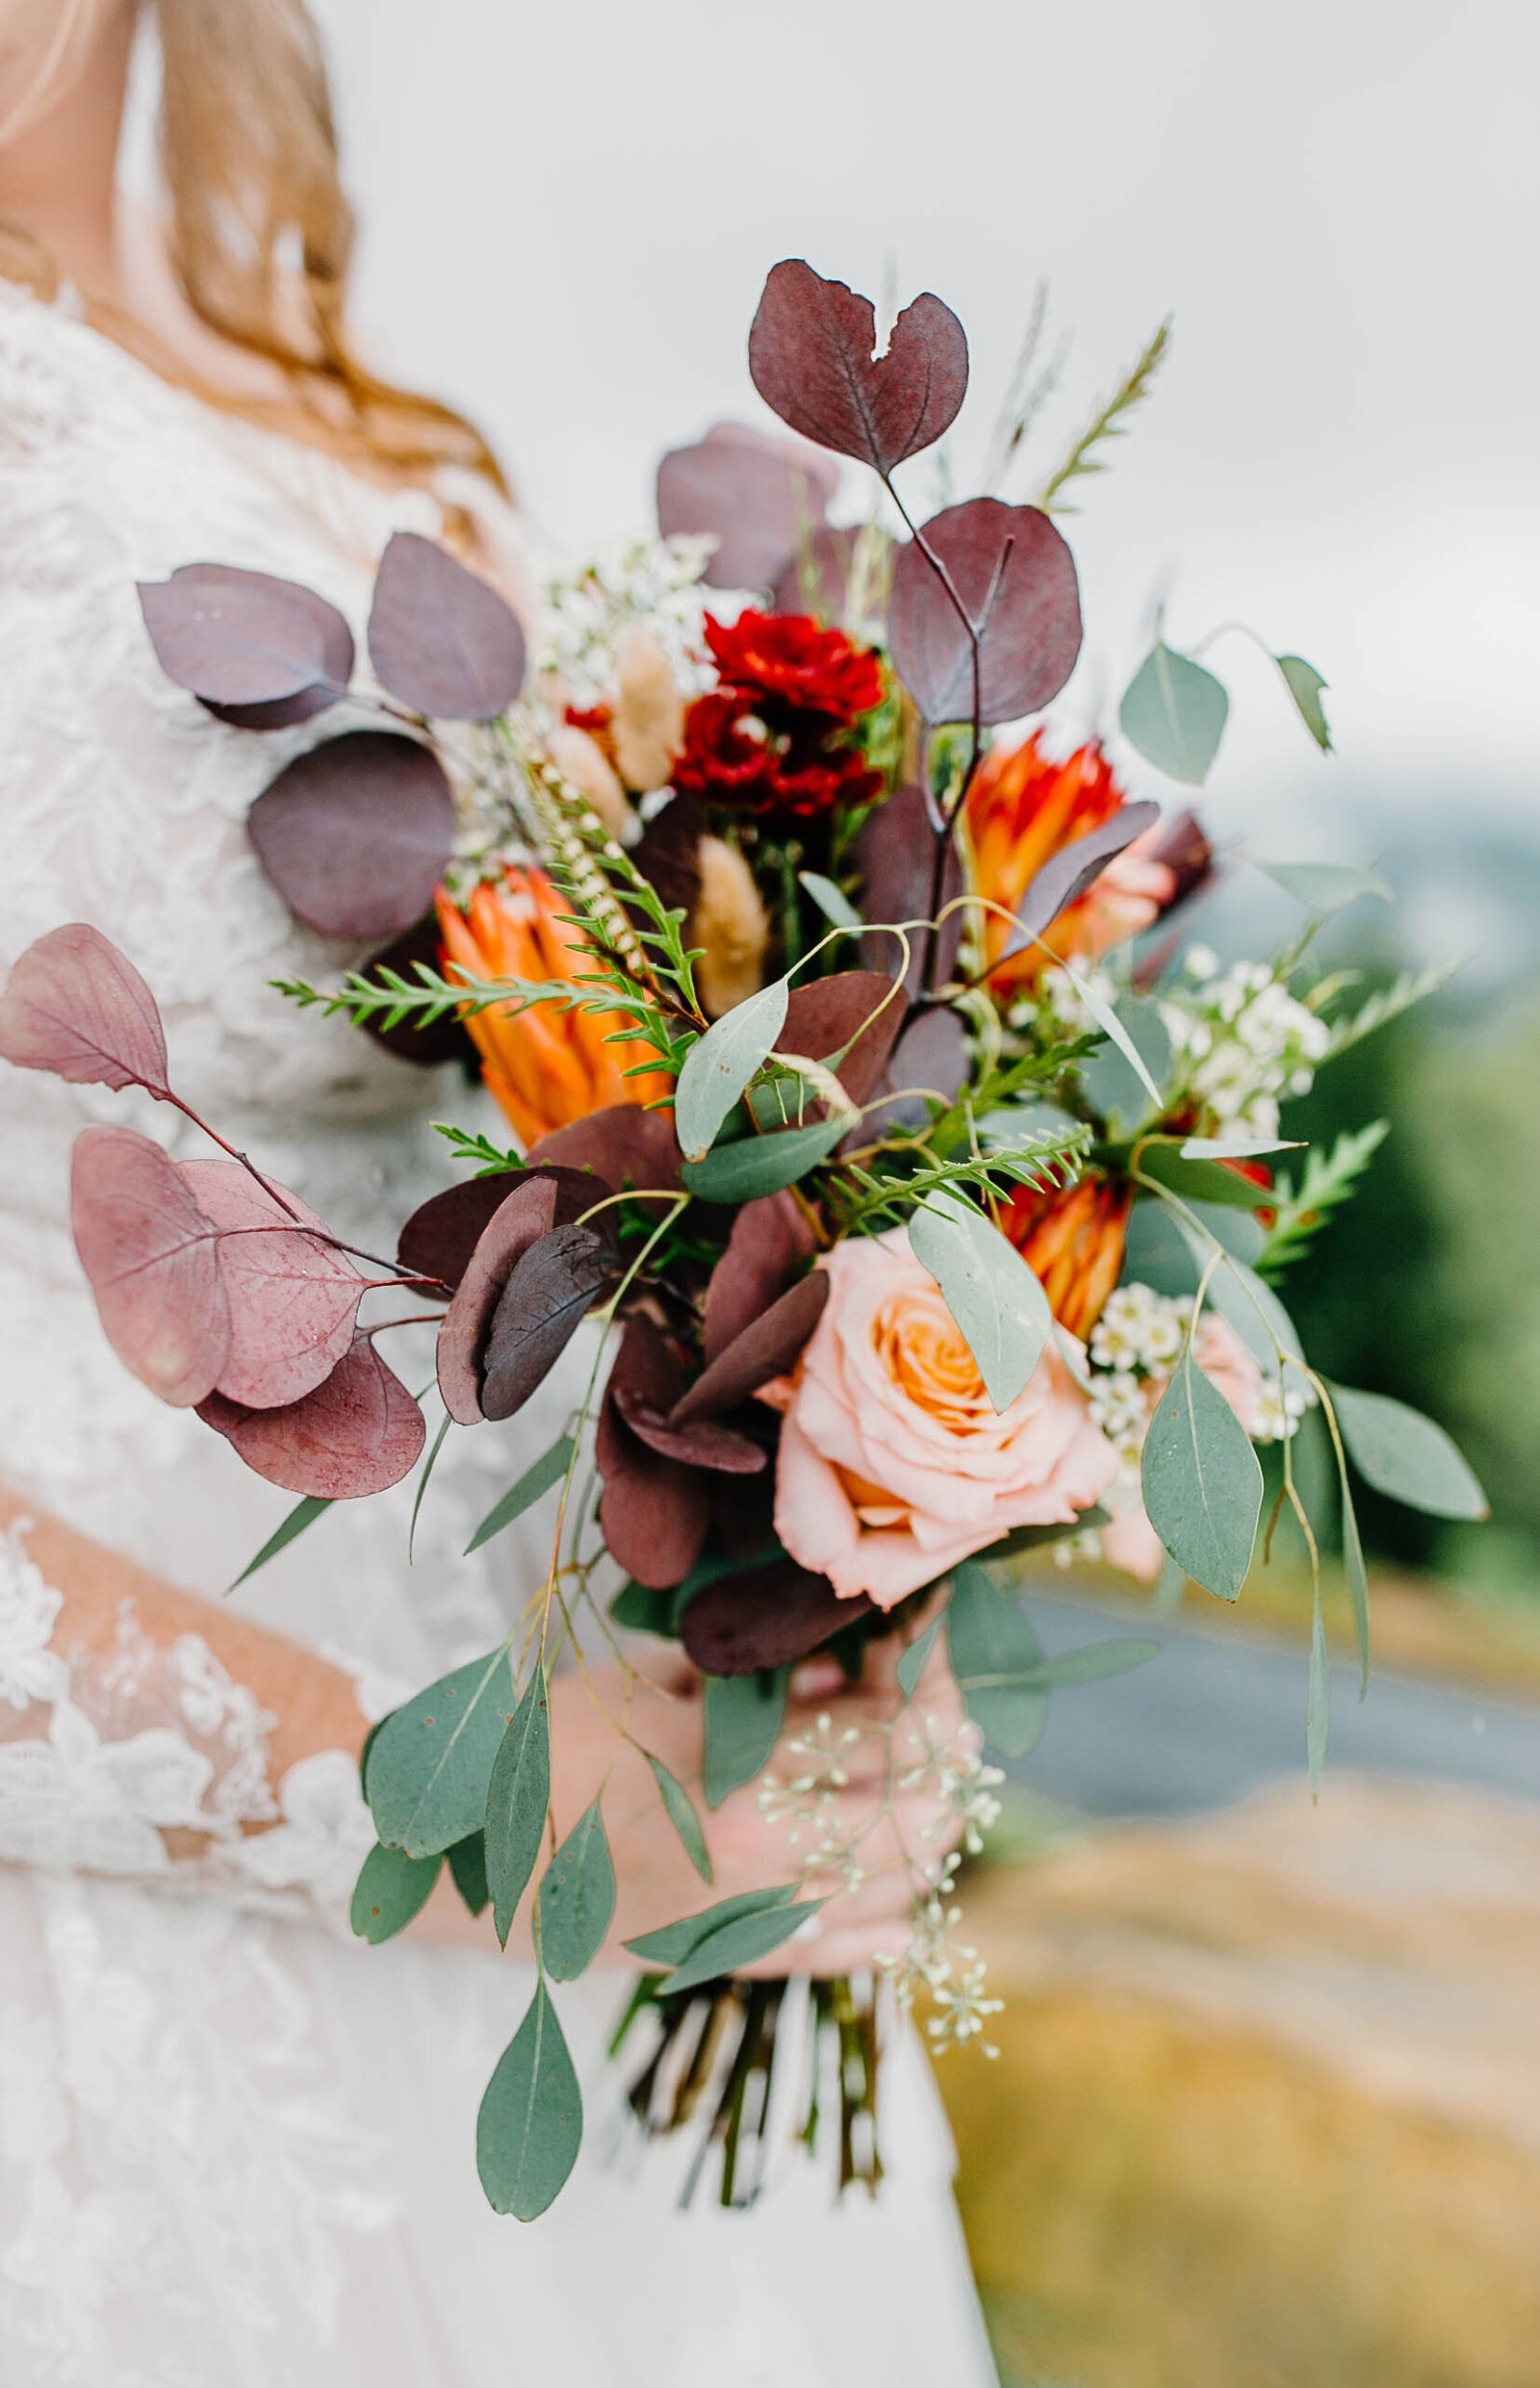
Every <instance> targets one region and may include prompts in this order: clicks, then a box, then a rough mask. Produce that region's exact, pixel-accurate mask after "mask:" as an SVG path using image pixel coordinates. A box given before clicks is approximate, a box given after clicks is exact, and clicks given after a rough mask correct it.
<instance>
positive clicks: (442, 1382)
mask: <svg viewBox="0 0 1540 2388" xmlns="http://www.w3.org/2000/svg"><path fill="white" fill-rule="evenodd" d="M485 1182H486V1183H487V1184H491V1185H495V1184H497V1183H498V1182H499V1181H498V1180H497V1179H495V1178H494V1179H488V1180H486V1181H485ZM558 1191H559V1189H558V1187H557V1184H556V1182H555V1171H554V1170H550V1171H542V1172H541V1174H540V1175H539V1176H538V1177H535V1176H529V1175H521V1177H520V1179H519V1182H518V1184H517V1185H516V1186H515V1187H514V1189H513V1192H512V1193H511V1194H510V1193H508V1191H507V1189H506V1188H505V1187H504V1189H503V1194H502V1199H501V1202H500V1203H499V1205H498V1207H497V1209H496V1210H495V1211H494V1212H493V1214H492V1217H491V1219H490V1220H488V1222H487V1224H486V1226H485V1227H484V1228H483V1229H482V1231H481V1233H480V1235H479V1236H478V1237H477V1239H476V1241H475V1245H473V1247H472V1251H471V1257H470V1260H469V1261H468V1262H467V1264H466V1267H465V1271H464V1273H463V1275H462V1276H461V1278H460V1282H459V1284H458V1285H457V1286H456V1288H455V1292H454V1298H453V1300H452V1301H451V1302H450V1304H449V1308H448V1310H447V1311H446V1312H445V1314H444V1319H443V1322H442V1323H441V1325H440V1327H439V1341H438V1378H439V1392H440V1393H441V1394H442V1395H443V1397H444V1406H445V1408H446V1409H447V1410H448V1411H449V1416H450V1417H451V1418H452V1419H454V1420H455V1421H456V1423H457V1424H458V1425H462V1426H474V1425H476V1424H477V1423H478V1422H479V1420H480V1419H481V1417H482V1416H483V1415H484V1413H483V1411H482V1408H481V1374H482V1367H483V1363H484V1360H485V1356H486V1344H487V1336H488V1334H489V1332H490V1331H491V1326H492V1316H493V1313H494V1311H495V1310H496V1309H497V1306H498V1303H499V1301H500V1300H501V1297H502V1290H503V1288H504V1286H505V1285H506V1284H507V1282H508V1279H509V1277H510V1276H511V1275H512V1274H513V1271H514V1269H515V1267H516V1266H517V1264H518V1263H519V1262H520V1261H521V1260H522V1259H523V1258H524V1255H525V1254H526V1252H527V1251H528V1249H529V1246H530V1245H532V1244H535V1243H537V1242H538V1241H539V1239H540V1238H541V1237H542V1236H543V1235H547V1234H549V1233H550V1231H551V1229H552V1226H553V1225H554V1224H555V1217H556V1201H557V1195H558ZM424 1207H430V1206H424Z"/></svg>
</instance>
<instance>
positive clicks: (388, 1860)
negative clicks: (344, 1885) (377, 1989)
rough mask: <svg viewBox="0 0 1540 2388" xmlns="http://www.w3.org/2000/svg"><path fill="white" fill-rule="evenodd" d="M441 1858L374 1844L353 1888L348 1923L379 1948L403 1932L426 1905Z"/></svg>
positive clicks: (378, 1843) (361, 1937) (360, 1936)
mask: <svg viewBox="0 0 1540 2388" xmlns="http://www.w3.org/2000/svg"><path fill="white" fill-rule="evenodd" d="M443 1862H444V1861H443V1859H442V1858H436V1857H434V1858H409V1857H408V1856H407V1854H406V1852H405V1850H404V1849H387V1848H385V1847H384V1846H383V1844H382V1843H381V1842H379V1841H376V1842H375V1843H374V1846H373V1848H372V1850H371V1851H370V1853H369V1855H368V1857H367V1858H366V1859H365V1860H364V1863H363V1867H362V1869H361V1871H360V1873H359V1877H358V1881H357V1883H356V1884H355V1885H354V1887H353V1903H352V1906H351V1908H350V1909H349V1911H348V1917H347V1920H348V1922H349V1923H350V1924H351V1925H352V1928H353V1930H354V1931H355V1932H356V1933H357V1935H358V1937H359V1939H361V1940H367V1941H368V1942H369V1943H370V1946H371V1947H372V1948H377V1947H378V1945H379V1943H380V1941H381V1940H389V1939H394V1938H395V1936H396V1934H397V1933H398V1932H404V1931H405V1929H406V1927H407V1925H408V1924H409V1923H410V1922H411V1920H412V1918H413V1916H414V1915H416V1914H418V1913H420V1912H421V1911H422V1909H423V1908H424V1907H425V1906H426V1904H427V1901H428V1898H429V1896H430V1894H431V1892H432V1889H433V1886H434V1884H435V1883H436V1882H437V1881H438V1878H439V1867H440V1866H441V1865H442V1864H443Z"/></svg>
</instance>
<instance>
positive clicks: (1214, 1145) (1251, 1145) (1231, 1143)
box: [1177, 1136, 1304, 1161]
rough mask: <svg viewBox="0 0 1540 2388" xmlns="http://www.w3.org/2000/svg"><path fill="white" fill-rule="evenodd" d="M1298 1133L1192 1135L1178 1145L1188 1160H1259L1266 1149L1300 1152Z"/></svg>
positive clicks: (1300, 1140) (1301, 1141) (1301, 1140)
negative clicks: (1283, 1135)
mask: <svg viewBox="0 0 1540 2388" xmlns="http://www.w3.org/2000/svg"><path fill="white" fill-rule="evenodd" d="M1303 1141H1304V1140H1303V1139H1302V1138H1301V1137H1297V1136H1290V1137H1283V1138H1279V1137H1276V1136H1271V1137H1268V1136H1189V1137H1188V1138H1187V1139H1186V1140H1185V1142H1184V1143H1181V1144H1180V1145H1179V1146H1178V1147H1177V1149H1178V1152H1179V1153H1180V1155H1181V1158H1182V1159H1183V1160H1184V1161H1257V1160H1260V1159H1261V1157H1262V1155H1263V1154H1264V1153H1269V1152H1297V1151H1298V1150H1299V1149H1300V1146H1301V1144H1302V1143H1303Z"/></svg>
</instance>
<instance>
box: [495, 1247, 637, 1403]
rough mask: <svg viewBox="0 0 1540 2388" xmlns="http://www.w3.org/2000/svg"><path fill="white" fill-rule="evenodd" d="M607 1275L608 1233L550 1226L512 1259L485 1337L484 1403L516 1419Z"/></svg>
mask: <svg viewBox="0 0 1540 2388" xmlns="http://www.w3.org/2000/svg"><path fill="white" fill-rule="evenodd" d="M608 1278H609V1261H608V1255H607V1253H606V1251H605V1248H604V1240H603V1236H599V1235H596V1234H595V1232H594V1230H593V1228H592V1227H577V1226H564V1227H552V1229H551V1230H550V1231H549V1233H547V1234H546V1235H543V1236H542V1237H541V1238H540V1240H539V1242H538V1243H537V1244H532V1245H530V1246H529V1249H528V1251H527V1252H525V1253H523V1254H522V1255H521V1257H520V1258H519V1259H518V1260H517V1261H516V1262H515V1263H514V1266H513V1269H512V1271H511V1272H510V1274H509V1277H508V1282H507V1284H506V1285H505V1286H504V1287H503V1289H502V1292H501V1296H500V1297H499V1300H498V1306H497V1309H496V1310H495V1311H494V1313H493V1316H492V1325H491V1329H490V1331H489V1333H488V1335H487V1351H486V1369H485V1373H484V1374H483V1376H482V1380H481V1407H482V1409H483V1410H484V1411H485V1413H486V1415H487V1417H488V1418H512V1417H513V1416H515V1414H516V1413H517V1412H518V1411H519V1410H521V1409H523V1407H524V1405H525V1403H526V1401H527V1400H528V1399H529V1397H530V1395H531V1394H532V1393H534V1392H535V1391H536V1390H537V1389H538V1387H539V1386H540V1385H542V1384H543V1383H544V1382H545V1380H546V1377H547V1376H548V1375H549V1374H550V1373H551V1371H552V1368H554V1366H555V1364H556V1362H557V1360H559V1359H560V1357H561V1355H562V1353H563V1352H564V1351H565V1350H566V1348H567V1346H568V1345H569V1344H570V1343H571V1341H572V1339H573V1337H574V1336H575V1335H576V1334H577V1332H578V1328H579V1326H581V1324H582V1322H583V1321H584V1319H585V1318H586V1317H587V1316H588V1313H589V1311H590V1310H592V1308H593V1307H594V1304H595V1302H596V1301H597V1300H598V1298H599V1296H600V1294H601V1293H602V1292H603V1288H604V1286H605V1284H606V1283H607V1281H608Z"/></svg>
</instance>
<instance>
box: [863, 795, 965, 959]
mask: <svg viewBox="0 0 1540 2388" xmlns="http://www.w3.org/2000/svg"><path fill="white" fill-rule="evenodd" d="M935 859H936V830H935V826H934V824H933V822H932V820H931V817H930V812H929V809H928V808H927V806H926V802H925V795H924V791H923V790H922V789H920V788H918V787H915V786H914V785H913V784H912V783H908V784H906V785H905V786H903V787H900V788H895V789H894V791H893V793H892V795H891V796H889V798H888V799H887V802H886V804H885V805H879V806H878V807H877V809H876V810H875V811H874V812H871V813H868V814H867V816H866V819H865V820H864V821H863V822H862V823H861V825H860V831H859V832H858V834H857V837H856V860H857V861H858V862H859V863H860V871H861V879H862V883H863V885H862V891H861V906H860V909H861V916H862V918H863V919H866V920H871V921H888V922H891V923H894V924H896V923H898V922H901V921H910V920H928V919H930V918H931V917H932V913H931V883H932V876H933V869H934V864H935ZM962 893H963V861H962V857H961V856H960V855H959V853H958V850H957V846H956V843H955V841H954V840H952V839H950V838H949V839H948V840H947V847H946V860H945V865H944V868H943V870H942V874H941V907H942V909H943V910H944V909H945V907H946V906H947V905H948V904H951V903H954V902H955V901H956V899H957V897H958V896H960V895H961V894H962ZM940 938H941V964H940V975H941V977H942V978H943V979H944V978H946V977H949V976H950V974H951V970H952V965H953V963H955V962H956V960H957V955H958V948H959V946H960V945H961V944H962V941H963V913H962V912H951V913H949V914H948V916H947V918H946V919H945V920H944V921H943V922H942V924H941V930H940ZM909 943H910V958H909V968H908V971H907V973H906V975H905V980H904V984H905V987H906V989H908V991H909V992H910V994H911V995H917V994H918V993H919V991H920V989H921V988H922V986H923V985H924V982H925V974H926V957H927V955H928V953H929V950H930V938H929V937H928V936H927V934H926V932H925V931H924V930H923V929H911V930H910V932H909ZM861 958H862V960H863V961H864V962H866V963H869V965H870V966H871V968H872V969H874V970H884V971H886V974H887V976H888V977H889V978H897V976H898V973H899V968H900V965H901V964H902V963H903V959H904V949H903V947H902V946H901V945H900V944H899V941H898V939H897V937H891V936H883V937H880V936H878V935H877V934H876V932H875V931H873V932H872V933H871V934H869V935H867V936H866V937H862V938H861Z"/></svg>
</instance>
